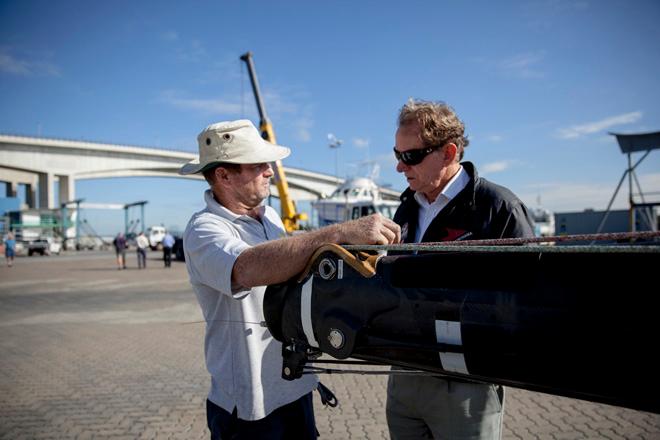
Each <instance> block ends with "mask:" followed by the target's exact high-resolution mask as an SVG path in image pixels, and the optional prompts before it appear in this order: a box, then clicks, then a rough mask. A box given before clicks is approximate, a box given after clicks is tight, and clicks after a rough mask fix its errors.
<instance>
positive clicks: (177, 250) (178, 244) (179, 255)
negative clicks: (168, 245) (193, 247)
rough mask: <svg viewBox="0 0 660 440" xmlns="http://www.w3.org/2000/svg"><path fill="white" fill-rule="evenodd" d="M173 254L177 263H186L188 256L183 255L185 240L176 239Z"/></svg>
mask: <svg viewBox="0 0 660 440" xmlns="http://www.w3.org/2000/svg"><path fill="white" fill-rule="evenodd" d="M172 254H174V258H176V260H177V261H186V256H185V254H184V253H183V238H181V237H175V238H174V246H172Z"/></svg>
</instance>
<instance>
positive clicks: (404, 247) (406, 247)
mask: <svg viewBox="0 0 660 440" xmlns="http://www.w3.org/2000/svg"><path fill="white" fill-rule="evenodd" d="M343 247H344V249H346V250H347V251H415V252H420V253H421V252H500V253H530V252H533V253H538V254H542V253H569V254H570V253H581V252H588V253H592V254H593V253H605V254H609V253H629V252H634V253H644V254H656V253H660V246H630V245H615V246H614V245H613V246H590V245H589V246H587V245H580V246H519V245H518V246H513V245H509V246H456V245H454V246H445V245H444V244H442V245H436V244H433V245H431V246H426V245H425V246H420V245H419V244H413V243H406V244H388V245H376V244H374V245H350V246H349V245H347V246H343Z"/></svg>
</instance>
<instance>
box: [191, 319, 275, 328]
mask: <svg viewBox="0 0 660 440" xmlns="http://www.w3.org/2000/svg"><path fill="white" fill-rule="evenodd" d="M208 322H229V323H234V324H251V325H258V326H261V327H267V326H266V321H261V322H252V321H238V320H233V319H209V320H208V321H190V322H180V323H179V324H180V325H190V324H206V323H208Z"/></svg>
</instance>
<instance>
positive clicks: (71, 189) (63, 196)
mask: <svg viewBox="0 0 660 440" xmlns="http://www.w3.org/2000/svg"><path fill="white" fill-rule="evenodd" d="M58 177H59V181H60V191H59V197H60V205H61V204H62V203H66V202H70V201H72V200H75V198H76V186H75V185H76V181H75V179H74V177H73V176H58Z"/></svg>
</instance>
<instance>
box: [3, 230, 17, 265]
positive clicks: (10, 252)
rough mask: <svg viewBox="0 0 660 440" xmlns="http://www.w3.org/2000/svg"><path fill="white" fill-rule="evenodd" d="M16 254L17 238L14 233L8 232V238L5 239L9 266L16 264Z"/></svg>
mask: <svg viewBox="0 0 660 440" xmlns="http://www.w3.org/2000/svg"><path fill="white" fill-rule="evenodd" d="M14 255H16V240H15V239H14V234H13V233H11V232H10V233H8V234H7V239H6V240H5V258H6V259H7V267H12V266H13V265H14Z"/></svg>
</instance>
